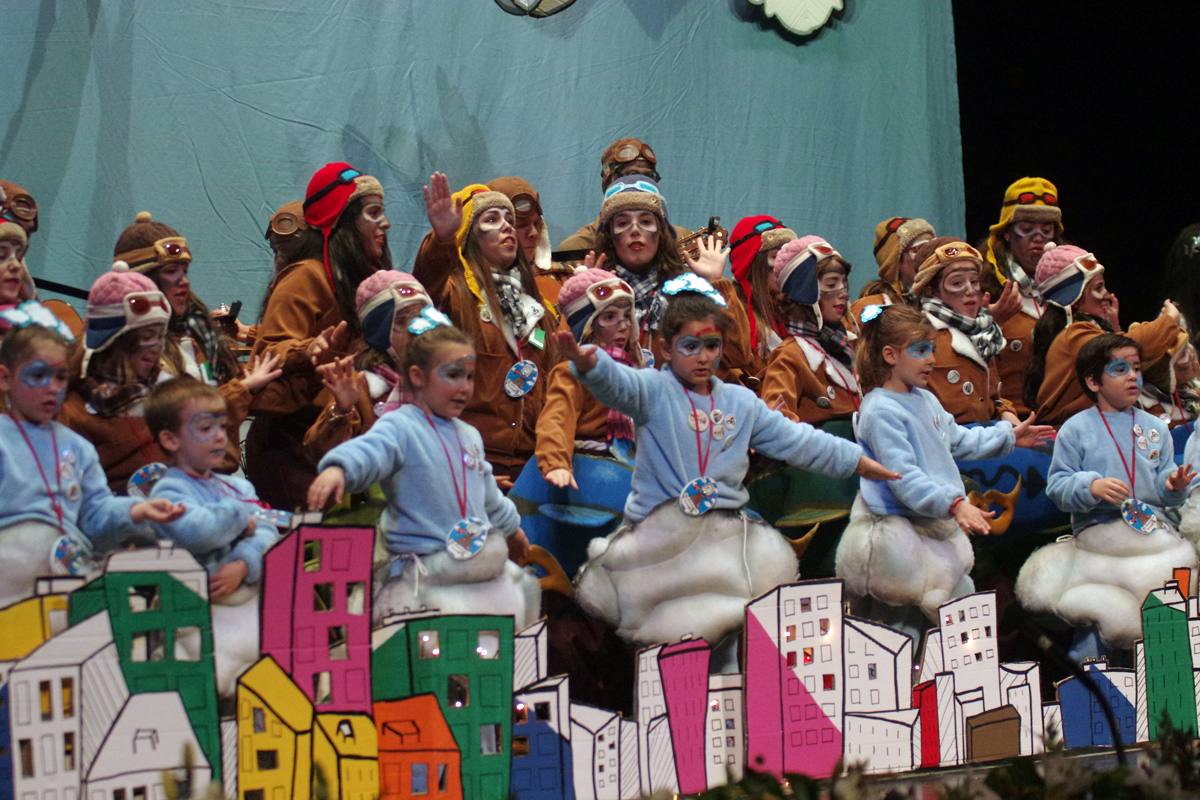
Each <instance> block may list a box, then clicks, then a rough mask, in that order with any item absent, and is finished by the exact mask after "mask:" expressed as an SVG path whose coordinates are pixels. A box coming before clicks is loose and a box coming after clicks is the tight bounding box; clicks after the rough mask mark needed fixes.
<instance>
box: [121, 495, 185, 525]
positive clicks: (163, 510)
mask: <svg viewBox="0 0 1200 800" xmlns="http://www.w3.org/2000/svg"><path fill="white" fill-rule="evenodd" d="M186 510H187V509H186V508H184V506H183V503H172V502H171V501H170V500H168V499H167V498H165V497H153V498H151V499H149V500H143V501H142V502H140V503H134V505H133V507H132V508H130V509H129V518H130V519H131V520H133V521H134V522H171V521H173V520H177V519H179V518H180V517H181V516H183V512H184V511H186Z"/></svg>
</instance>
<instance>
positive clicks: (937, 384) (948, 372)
mask: <svg viewBox="0 0 1200 800" xmlns="http://www.w3.org/2000/svg"><path fill="white" fill-rule="evenodd" d="M925 318H926V319H928V320H929V322H930V323H931V324H932V325H933V327H935V328H937V334H936V335H935V336H934V338H933V372H932V373H930V375H929V391H931V392H933V393H934V395H935V396H936V397H937V399H938V400H939V401H941V404H942V407H943V408H945V409H946V410H947V411H949V412H950V413H951V414H953V415H954V421H955V422H957V423H958V424H959V425H966V424H967V423H969V422H990V421H992V420H995V419H999V418H1000V415H1001V414H1002V413H1004V412H1005V411H1012V410H1013V407H1012V403H1010V402H1008V401H1007V400H1005V399H1004V398H1003V397H1001V395H1000V369H999V364H998V362H997V360H996V357H995V356H993V357H992V358H991V359H989V360H988V361H986V362H985V361H984V360H983V357H982V356H980V355H979V351H978V350H976V349H975V346H974V345H973V344H971V340H970V339H969V338H967V335H966V334H965V333H963V332H962V331H958V330H955V329H952V328H950V327H948V326H947V325H946V323H945V322H942V321H941V320H940V319H936V318H935V317H932V316H930V315H928V314H926V315H925Z"/></svg>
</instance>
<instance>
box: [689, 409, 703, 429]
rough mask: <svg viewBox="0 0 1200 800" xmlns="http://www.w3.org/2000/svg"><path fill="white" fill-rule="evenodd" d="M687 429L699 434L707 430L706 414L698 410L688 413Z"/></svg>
mask: <svg viewBox="0 0 1200 800" xmlns="http://www.w3.org/2000/svg"><path fill="white" fill-rule="evenodd" d="M688 427H689V428H691V429H692V430H694V431H700V432H701V433H703V432H704V431H706V430H708V414H705V413H704V412H703V411H699V410H697V411H691V412H688Z"/></svg>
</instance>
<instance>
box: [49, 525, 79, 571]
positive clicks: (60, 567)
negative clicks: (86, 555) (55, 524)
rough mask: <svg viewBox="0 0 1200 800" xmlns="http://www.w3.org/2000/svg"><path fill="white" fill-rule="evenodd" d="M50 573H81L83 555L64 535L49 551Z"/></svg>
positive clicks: (68, 537) (77, 546) (69, 538)
mask: <svg viewBox="0 0 1200 800" xmlns="http://www.w3.org/2000/svg"><path fill="white" fill-rule="evenodd" d="M50 572H51V574H54V575H81V574H82V573H83V553H82V552H80V549H79V545H77V544H76V543H75V542H74V541H72V540H71V537H70V536H67V535H65V534H64V535H63V536H60V537H58V539H57V540H56V541H55V542H54V547H53V548H51V550H50Z"/></svg>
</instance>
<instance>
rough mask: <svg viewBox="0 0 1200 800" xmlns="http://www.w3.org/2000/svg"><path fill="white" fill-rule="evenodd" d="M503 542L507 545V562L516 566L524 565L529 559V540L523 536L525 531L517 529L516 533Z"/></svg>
mask: <svg viewBox="0 0 1200 800" xmlns="http://www.w3.org/2000/svg"><path fill="white" fill-rule="evenodd" d="M504 541H505V542H507V543H508V560H509V561H512V562H513V563H516V564H524V563H525V561H526V560H527V559H528V558H529V538H528V537H526V536H525V531H523V530H521V529H520V528H517V531H516V533H514V534H513V535H512V536H509V537H507V538H506V539H505V540H504Z"/></svg>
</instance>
